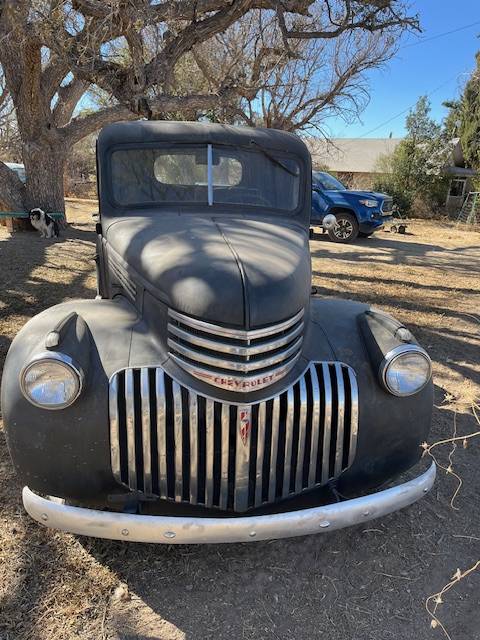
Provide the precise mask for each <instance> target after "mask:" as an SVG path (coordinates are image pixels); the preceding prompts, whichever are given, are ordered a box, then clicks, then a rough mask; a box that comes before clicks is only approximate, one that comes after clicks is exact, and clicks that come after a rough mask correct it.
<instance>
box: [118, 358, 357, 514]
mask: <svg viewBox="0 0 480 640" xmlns="http://www.w3.org/2000/svg"><path fill="white" fill-rule="evenodd" d="M357 431H358V391H357V383H356V376H355V373H354V371H353V370H352V369H351V368H350V367H348V366H346V365H344V364H340V363H326V362H322V363H312V364H311V365H310V367H309V368H308V369H307V370H306V372H305V373H304V374H303V375H302V376H301V378H300V379H299V380H298V381H297V382H295V383H294V384H293V385H291V386H290V387H289V388H288V389H286V390H285V391H284V392H283V393H281V394H279V395H277V396H275V397H273V398H271V399H269V400H265V401H263V402H258V403H255V404H250V405H236V404H230V403H224V402H221V401H218V400H213V399H210V398H207V397H205V396H202V395H200V394H197V393H195V392H194V391H193V390H192V389H189V388H187V387H185V386H182V385H180V384H178V383H177V382H176V381H175V380H173V379H172V378H171V377H170V376H169V375H168V374H167V373H165V371H163V369H161V368H146V367H145V368H138V369H126V370H123V371H120V372H119V373H116V374H115V375H114V376H113V377H112V379H111V381H110V445H111V464H112V471H113V474H114V476H115V479H116V480H117V481H118V482H119V483H121V484H123V485H125V486H126V487H128V488H129V489H130V490H132V491H136V492H139V493H140V494H141V495H144V496H145V497H149V498H162V499H166V500H171V501H175V502H184V503H185V502H186V503H190V504H194V505H204V506H206V507H217V508H220V509H224V510H232V511H238V512H242V511H245V510H247V509H249V508H251V507H258V506H260V505H262V504H264V503H272V502H275V501H277V500H280V499H282V498H287V497H288V496H290V495H293V494H298V493H300V492H302V491H304V490H306V489H311V488H313V487H316V486H320V485H323V484H325V483H327V482H328V481H329V480H330V479H332V478H336V477H338V476H339V475H340V474H341V473H342V471H344V470H345V469H346V468H347V467H348V466H350V464H351V463H352V461H353V458H354V456H355V449H356V442H357Z"/></svg>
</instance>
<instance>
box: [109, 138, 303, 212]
mask: <svg viewBox="0 0 480 640" xmlns="http://www.w3.org/2000/svg"><path fill="white" fill-rule="evenodd" d="M111 163H112V164H111V173H112V189H113V195H114V198H115V201H116V202H117V203H118V204H120V205H122V206H128V205H130V206H133V205H144V204H167V203H185V204H188V203H197V204H207V205H210V206H213V205H216V204H238V205H249V206H255V207H263V208H269V209H279V210H283V211H294V210H295V209H296V208H297V207H298V204H299V191H300V166H299V163H298V162H297V161H296V160H295V159H294V158H293V157H292V156H287V155H284V154H277V153H275V152H273V151H270V150H264V149H263V148H258V150H257V147H256V148H255V149H252V150H248V149H243V148H238V147H228V146H225V147H223V146H215V145H202V146H200V145H199V146H178V147H165V148H149V147H143V148H139V149H118V150H116V151H114V152H113V153H112V160H111Z"/></svg>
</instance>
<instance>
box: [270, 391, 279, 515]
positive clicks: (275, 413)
mask: <svg viewBox="0 0 480 640" xmlns="http://www.w3.org/2000/svg"><path fill="white" fill-rule="evenodd" d="M279 422H280V398H279V397H278V396H277V397H276V398H275V399H274V400H273V410H272V448H271V450H270V478H269V485H268V499H269V501H270V502H273V501H274V500H275V489H276V486H277V453H278V431H279V428H280V425H279Z"/></svg>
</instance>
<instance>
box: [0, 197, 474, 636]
mask: <svg viewBox="0 0 480 640" xmlns="http://www.w3.org/2000/svg"><path fill="white" fill-rule="evenodd" d="M93 210H95V203H92V202H80V201H75V202H70V203H69V207H68V218H69V220H70V221H71V222H72V226H71V227H70V228H69V229H68V231H66V232H65V233H64V235H63V237H62V238H61V239H60V240H59V241H52V242H51V241H45V240H42V239H40V238H39V237H38V236H37V235H36V234H33V233H18V234H15V235H14V236H9V235H8V234H7V233H6V231H5V229H4V228H3V227H0V267H1V269H0V286H1V294H0V364H1V363H3V359H4V357H5V354H6V351H7V349H8V346H9V343H10V341H11V340H12V338H13V337H14V335H15V333H16V332H17V331H18V330H19V329H20V327H21V326H22V325H23V324H24V322H26V320H27V319H28V318H30V317H31V316H32V315H34V314H36V313H38V312H39V311H41V310H43V309H45V308H46V307H49V306H50V305H52V304H55V303H57V302H60V301H62V300H66V299H69V298H78V297H93V296H94V295H95V278H94V266H93V255H94V245H93V239H94V238H93V233H92V231H93V223H92V220H91V215H90V212H91V211H93ZM410 231H411V235H406V236H399V235H394V234H387V233H384V232H380V233H378V234H377V235H376V236H374V237H373V238H370V239H362V240H358V241H357V242H356V243H355V244H353V245H337V244H333V243H330V242H328V241H326V240H324V239H323V238H321V237H317V238H316V239H315V240H313V241H312V243H311V249H312V258H313V270H314V284H315V285H316V286H317V288H318V295H322V296H340V297H352V298H357V299H360V300H363V301H366V302H369V303H373V304H375V305H377V306H379V307H382V308H383V309H385V310H387V311H389V312H392V313H394V314H395V315H396V316H397V317H398V318H399V319H400V320H402V321H404V322H405V323H406V324H407V325H408V326H410V327H411V328H412V329H413V330H414V332H415V334H416V336H417V338H418V339H419V340H420V342H421V343H422V344H423V345H424V346H425V347H426V348H427V349H428V350H429V352H430V354H431V356H432V358H433V360H434V376H435V383H436V408H435V413H434V421H433V428H432V434H431V441H432V442H433V441H434V440H439V439H441V438H445V437H449V436H451V435H452V432H453V429H454V416H455V415H456V428H457V431H458V433H459V434H467V433H470V432H473V431H475V426H476V425H475V422H474V419H473V417H472V415H471V413H470V411H469V408H468V407H469V403H471V399H472V398H473V397H476V398H477V399H478V398H479V397H480V363H479V355H480V348H479V347H480V336H479V329H480V324H479V316H480V234H479V233H475V232H470V233H469V232H466V231H460V230H457V229H455V228H454V227H453V226H452V225H449V224H433V223H426V222H416V221H414V222H413V223H412V225H411V227H410ZM435 451H437V452H438V453H437V455H438V459H439V460H440V462H442V463H443V464H445V463H446V464H448V459H447V454H448V452H449V451H450V447H438V448H437V449H436V450H435ZM479 451H480V440H479V439H478V438H477V439H474V440H472V441H471V442H470V445H469V446H468V447H467V448H463V447H462V446H461V443H460V446H459V447H458V448H457V450H456V451H455V453H454V456H453V463H454V471H455V472H456V473H458V475H459V476H461V478H462V480H463V486H462V488H461V491H460V493H459V495H458V497H457V498H456V500H455V502H454V505H453V506H454V507H455V508H452V506H451V505H450V500H451V497H452V495H453V493H454V491H455V489H456V487H457V481H456V480H455V478H454V477H453V476H452V475H446V474H444V473H441V474H440V475H439V478H438V480H437V483H436V485H435V488H434V490H433V491H432V493H431V494H429V495H428V496H427V497H426V498H424V499H423V500H422V501H421V502H419V503H417V504H416V505H413V506H412V507H410V508H408V509H406V510H404V511H401V512H398V513H395V514H392V515H390V516H388V517H386V518H384V519H382V520H376V521H373V522H371V523H369V524H368V526H365V525H364V526H357V527H353V528H350V529H347V530H343V531H339V532H332V533H328V534H322V535H317V536H310V537H305V538H294V539H291V540H286V541H274V542H260V543H255V544H243V545H241V544H235V545H217V546H196V547H195V546H192V547H188V546H171V547H168V546H163V545H159V546H154V545H139V544H133V543H119V542H108V541H99V540H91V539H86V538H79V537H75V536H72V535H68V534H63V533H57V532H54V531H50V530H47V529H43V528H41V527H40V526H38V525H37V524H35V523H34V522H33V521H31V520H30V519H29V518H28V517H27V516H26V515H25V514H24V512H23V509H22V505H21V498H20V493H21V487H20V485H19V483H18V481H17V479H16V478H15V475H14V473H13V470H12V468H11V465H10V461H9V458H8V453H7V450H6V445H5V441H4V438H3V433H2V434H0V504H1V514H0V639H1V640H27V639H28V640H30V639H31V640H37V639H38V640H47V639H48V640H53V639H55V640H57V639H62V640H63V639H65V640H73V639H77V638H78V639H80V640H84V639H88V640H90V639H92V640H97V639H120V638H121V639H123V640H126V639H137V640H140V639H142V640H160V639H161V640H177V639H184V638H185V639H188V640H206V639H216V640H221V639H228V640H237V639H238V640H264V639H265V640H270V639H271V640H279V639H282V640H283V639H290V638H292V639H293V638H295V639H296V640H307V639H311V638H325V639H326V640H327V639H328V640H390V639H392V640H393V639H394V640H406V639H410V638H415V639H416V640H430V639H431V638H432V639H437V638H438V639H440V638H442V637H444V636H442V632H441V630H440V629H439V628H437V629H431V627H430V618H429V616H428V614H427V613H426V611H425V599H426V598H427V597H428V596H429V595H430V594H432V593H435V592H437V591H439V590H440V589H441V588H442V587H443V586H444V585H445V584H446V583H447V582H448V581H449V580H450V578H451V576H452V574H453V573H454V572H455V571H456V570H457V568H460V569H461V570H464V569H467V568H468V567H470V566H472V565H473V564H474V562H475V561H476V560H477V559H478V558H479V557H480V513H479V496H480V472H479ZM479 594H480V571H477V572H475V573H472V574H471V576H469V578H468V579H466V580H463V581H462V582H460V584H459V585H457V586H456V587H455V588H454V589H452V590H451V591H449V593H448V594H447V595H446V596H445V597H444V603H443V604H440V605H439V608H438V614H439V617H440V619H441V620H442V622H443V623H444V624H445V626H446V628H447V629H448V631H449V633H450V636H451V638H452V640H480V595H479Z"/></svg>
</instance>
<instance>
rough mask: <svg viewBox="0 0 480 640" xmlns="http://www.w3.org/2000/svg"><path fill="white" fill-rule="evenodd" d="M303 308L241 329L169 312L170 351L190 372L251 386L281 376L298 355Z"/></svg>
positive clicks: (225, 384) (230, 385)
mask: <svg viewBox="0 0 480 640" xmlns="http://www.w3.org/2000/svg"><path fill="white" fill-rule="evenodd" d="M303 313H304V312H303V309H302V310H301V311H299V312H298V313H297V314H296V315H294V316H293V317H292V318H290V319H289V320H285V321H284V322H280V323H278V324H274V325H270V326H268V327H264V328H262V329H254V330H252V331H245V330H240V329H231V328H227V327H222V326H220V325H215V324H210V323H208V322H203V321H202V320H196V319H194V318H190V317H189V316H186V315H183V314H181V313H178V312H177V311H173V310H172V309H170V310H169V312H168V316H169V319H168V348H169V353H170V357H171V358H172V359H173V360H174V361H175V362H176V363H177V364H178V365H179V366H180V367H182V369H184V370H185V371H187V372H188V373H190V374H191V375H193V376H195V377H196V378H199V379H200V380H203V381H204V382H207V383H208V384H212V385H214V386H216V387H222V388H224V389H230V390H231V391H243V392H244V391H252V390H253V389H261V388H263V387H266V386H268V385H271V384H273V383H274V382H276V381H277V380H279V379H280V378H283V377H284V376H285V375H286V374H287V373H288V372H289V371H290V370H291V369H292V367H293V366H294V364H295V363H296V362H297V360H298V358H299V357H300V353H301V348H302V342H303V328H304V321H303Z"/></svg>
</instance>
